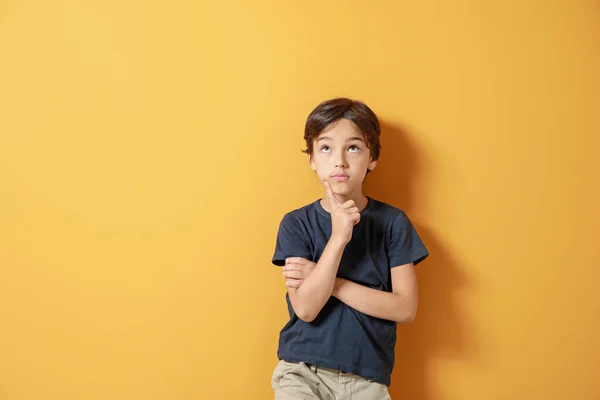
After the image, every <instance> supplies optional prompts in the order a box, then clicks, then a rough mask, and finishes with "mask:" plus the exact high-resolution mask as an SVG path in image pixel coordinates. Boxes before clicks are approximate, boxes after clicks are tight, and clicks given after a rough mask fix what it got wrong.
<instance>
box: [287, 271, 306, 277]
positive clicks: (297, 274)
mask: <svg viewBox="0 0 600 400" xmlns="http://www.w3.org/2000/svg"><path fill="white" fill-rule="evenodd" d="M283 276H285V277H286V278H288V279H302V278H304V274H303V273H302V272H300V271H284V272H283Z"/></svg>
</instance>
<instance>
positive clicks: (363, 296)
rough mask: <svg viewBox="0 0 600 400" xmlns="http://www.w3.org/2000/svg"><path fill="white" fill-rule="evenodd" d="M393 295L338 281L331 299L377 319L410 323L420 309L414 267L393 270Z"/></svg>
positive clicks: (398, 267) (409, 265) (405, 266)
mask: <svg viewBox="0 0 600 400" xmlns="http://www.w3.org/2000/svg"><path fill="white" fill-rule="evenodd" d="M392 290H393V291H392V292H391V293H390V292H384V291H381V290H377V289H371V288H368V287H366V286H362V285H359V284H357V283H354V282H351V281H349V280H346V279H343V278H336V280H335V285H334V288H333V291H332V296H335V297H336V298H338V299H339V300H340V301H341V302H343V303H345V304H347V305H348V306H350V307H352V308H354V309H356V310H358V311H360V312H362V313H364V314H367V315H370V316H372V317H376V318H382V319H387V320H390V321H395V322H399V323H409V322H412V321H413V320H414V318H415V315H416V312H417V306H418V297H419V296H418V288H417V276H416V273H415V269H414V264H413V263H409V264H405V265H400V266H397V267H394V268H392Z"/></svg>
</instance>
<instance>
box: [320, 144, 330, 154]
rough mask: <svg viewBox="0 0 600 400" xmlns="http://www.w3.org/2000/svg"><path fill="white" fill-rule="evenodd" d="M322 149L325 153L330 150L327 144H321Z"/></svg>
mask: <svg viewBox="0 0 600 400" xmlns="http://www.w3.org/2000/svg"><path fill="white" fill-rule="evenodd" d="M321 151H322V152H324V153H326V152H328V151H329V146H327V145H323V146H321Z"/></svg>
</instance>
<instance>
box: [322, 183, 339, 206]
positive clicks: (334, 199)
mask: <svg viewBox="0 0 600 400" xmlns="http://www.w3.org/2000/svg"><path fill="white" fill-rule="evenodd" d="M323 185H325V195H326V197H327V201H328V202H329V207H331V208H332V209H333V208H335V207H336V206H338V205H339V204H340V202H339V201H338V199H337V197H335V194H334V193H333V190H331V186H330V185H329V182H327V181H323Z"/></svg>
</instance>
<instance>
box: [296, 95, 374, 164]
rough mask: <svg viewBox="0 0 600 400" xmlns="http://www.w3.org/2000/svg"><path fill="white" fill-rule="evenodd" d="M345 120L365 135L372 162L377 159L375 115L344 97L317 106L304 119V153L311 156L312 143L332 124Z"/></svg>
mask: <svg viewBox="0 0 600 400" xmlns="http://www.w3.org/2000/svg"><path fill="white" fill-rule="evenodd" d="M342 118H345V119H347V120H349V121H352V122H354V123H355V124H356V126H358V128H359V129H360V131H361V132H362V133H363V135H365V143H366V145H367V147H368V148H369V150H370V151H371V159H372V160H373V161H375V160H377V159H378V158H379V149H380V148H381V145H380V144H379V136H380V135H381V128H380V127H379V120H378V119H377V115H375V113H374V112H373V111H372V110H371V109H370V108H369V107H368V106H367V105H366V104H365V103H363V102H362V101H360V100H352V99H349V98H346V97H337V98H335V99H330V100H326V101H324V102H322V103H321V104H319V105H318V106H317V107H316V108H315V109H314V110H313V111H312V112H311V113H310V114H309V115H308V118H307V119H306V126H305V128H304V140H306V150H302V151H303V152H304V153H306V154H309V155H312V154H313V141H314V140H316V139H317V137H318V136H319V135H320V134H321V133H322V132H323V131H324V130H325V129H328V127H330V126H331V125H332V124H333V123H334V122H336V121H338V120H340V119H342Z"/></svg>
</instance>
